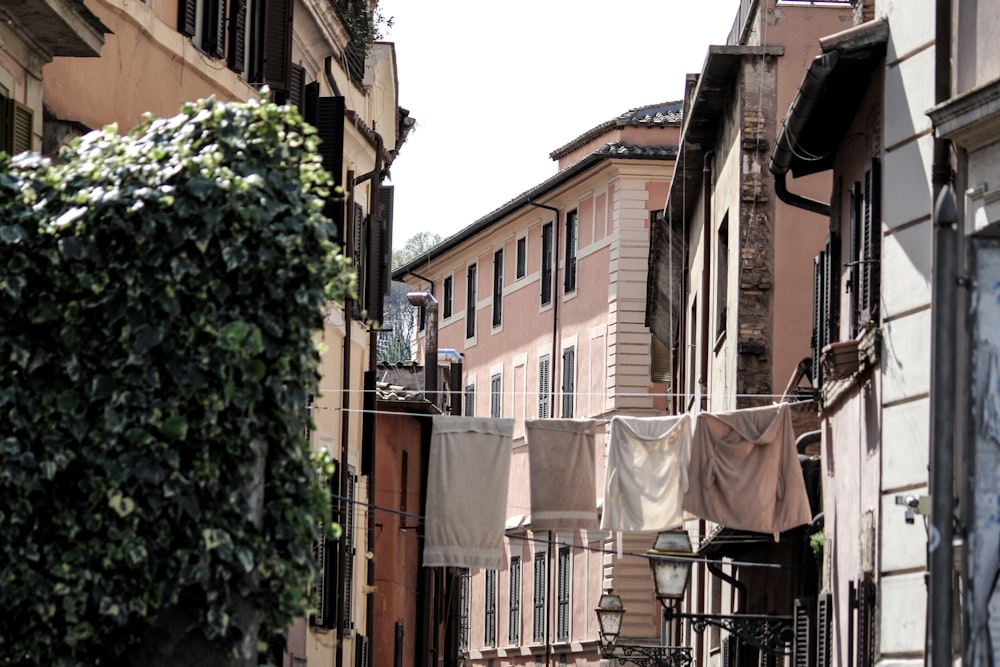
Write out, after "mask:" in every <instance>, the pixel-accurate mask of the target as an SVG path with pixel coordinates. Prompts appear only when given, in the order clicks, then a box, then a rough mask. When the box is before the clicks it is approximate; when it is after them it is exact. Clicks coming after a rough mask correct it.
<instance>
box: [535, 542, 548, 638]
mask: <svg viewBox="0 0 1000 667" xmlns="http://www.w3.org/2000/svg"><path fill="white" fill-rule="evenodd" d="M546 562H547V559H546V558H545V552H544V551H539V552H537V553H536V554H535V564H534V565H535V567H534V572H533V573H532V576H533V579H534V587H533V591H534V600H533V603H534V613H533V614H532V622H531V641H533V642H535V643H539V642H544V641H545V591H546V588H547V585H546V584H547V581H548V576H547V574H548V573H547V572H546V568H547V565H546Z"/></svg>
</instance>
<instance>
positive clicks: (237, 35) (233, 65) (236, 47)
mask: <svg viewBox="0 0 1000 667" xmlns="http://www.w3.org/2000/svg"><path fill="white" fill-rule="evenodd" d="M246 52H247V0H233V1H232V4H230V5H229V53H228V55H227V58H226V60H227V62H226V64H227V65H228V66H229V69H231V70H233V71H234V72H236V73H238V74H241V73H242V72H243V71H244V70H245V69H246Z"/></svg>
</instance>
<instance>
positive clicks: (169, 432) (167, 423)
mask: <svg viewBox="0 0 1000 667" xmlns="http://www.w3.org/2000/svg"><path fill="white" fill-rule="evenodd" d="M160 430H161V431H163V435H165V436H166V437H167V438H169V439H170V440H184V439H185V438H186V437H187V432H188V421H187V419H186V418H185V417H184V415H171V416H170V417H167V418H166V419H165V420H163V425H162V426H161V428H160Z"/></svg>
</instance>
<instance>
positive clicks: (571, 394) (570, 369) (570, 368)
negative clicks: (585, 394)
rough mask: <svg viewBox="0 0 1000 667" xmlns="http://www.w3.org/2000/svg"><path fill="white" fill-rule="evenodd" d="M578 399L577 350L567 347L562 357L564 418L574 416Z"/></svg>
mask: <svg viewBox="0 0 1000 667" xmlns="http://www.w3.org/2000/svg"><path fill="white" fill-rule="evenodd" d="M575 399H576V349H575V348H572V347H567V348H566V349H565V350H563V356H562V416H563V417H564V418H566V419H568V418H570V417H572V416H573V404H574V403H575Z"/></svg>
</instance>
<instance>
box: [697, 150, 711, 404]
mask: <svg viewBox="0 0 1000 667" xmlns="http://www.w3.org/2000/svg"><path fill="white" fill-rule="evenodd" d="M713 157H715V151H707V152H706V153H705V155H704V157H703V158H702V166H701V184H702V197H703V199H704V201H705V203H704V206H703V207H702V209H703V211H704V216H703V220H702V230H701V236H702V240H701V243H702V262H701V343H700V345H701V355H700V357H701V373H700V374H699V377H698V386H699V387H700V389H701V409H702V410H707V409H708V345H709V334H708V331H709V328H710V324H711V322H710V317H709V308H708V306H709V291H710V289H711V270H712V158H713Z"/></svg>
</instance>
